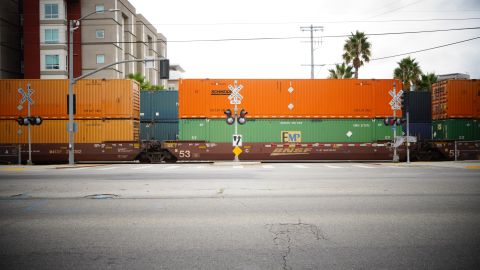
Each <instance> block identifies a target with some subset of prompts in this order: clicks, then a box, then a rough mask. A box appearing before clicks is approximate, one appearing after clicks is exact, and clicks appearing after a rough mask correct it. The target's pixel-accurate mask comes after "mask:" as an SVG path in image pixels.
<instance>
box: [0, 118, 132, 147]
mask: <svg viewBox="0 0 480 270" xmlns="http://www.w3.org/2000/svg"><path fill="white" fill-rule="evenodd" d="M75 122H76V123H77V125H78V132H77V133H75V142H76V143H102V142H108V141H139V135H140V130H139V128H140V125H139V124H140V122H139V121H138V120H128V119H121V120H120V119H119V120H76V121H75ZM67 123H68V120H44V121H43V122H42V124H41V125H39V126H31V137H32V143H68V133H67ZM19 129H21V130H22V135H21V136H20V137H19V136H18V133H17V132H18V130H19ZM0 130H2V133H1V135H0V144H1V143H5V144H8V143H18V142H19V140H20V142H21V143H27V142H28V139H27V138H28V127H27V126H19V125H18V123H17V122H16V121H15V120H0Z"/></svg>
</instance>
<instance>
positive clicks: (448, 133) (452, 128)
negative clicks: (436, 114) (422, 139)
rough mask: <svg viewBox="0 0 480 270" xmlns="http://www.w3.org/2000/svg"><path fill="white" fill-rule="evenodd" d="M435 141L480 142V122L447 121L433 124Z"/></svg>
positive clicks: (469, 120)
mask: <svg viewBox="0 0 480 270" xmlns="http://www.w3.org/2000/svg"><path fill="white" fill-rule="evenodd" d="M432 138H433V139H434V140H465V141H472V140H480V120H478V119H446V120H434V121H433V122H432Z"/></svg>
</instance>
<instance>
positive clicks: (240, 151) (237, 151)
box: [233, 146, 243, 156]
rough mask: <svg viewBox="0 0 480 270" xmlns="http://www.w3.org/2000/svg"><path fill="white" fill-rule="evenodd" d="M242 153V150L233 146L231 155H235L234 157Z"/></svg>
mask: <svg viewBox="0 0 480 270" xmlns="http://www.w3.org/2000/svg"><path fill="white" fill-rule="evenodd" d="M242 152H243V151H242V148H240V147H238V146H235V147H234V148H233V153H234V154H235V156H238V155H240V154H241V153H242Z"/></svg>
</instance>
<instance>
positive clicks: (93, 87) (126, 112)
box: [0, 79, 140, 119]
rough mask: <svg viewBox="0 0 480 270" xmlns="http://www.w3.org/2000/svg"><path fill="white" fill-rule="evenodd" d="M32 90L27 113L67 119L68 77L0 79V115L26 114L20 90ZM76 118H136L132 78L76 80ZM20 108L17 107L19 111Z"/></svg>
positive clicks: (136, 87) (137, 105)
mask: <svg viewBox="0 0 480 270" xmlns="http://www.w3.org/2000/svg"><path fill="white" fill-rule="evenodd" d="M29 85H30V89H32V90H33V93H32V95H31V99H32V100H33V101H34V104H33V105H31V107H30V110H31V115H38V116H41V117H43V118H45V119H68V112H67V98H68V80H29V79H28V80H0V118H3V119H8V118H17V117H18V116H26V115H27V113H28V112H27V110H28V109H27V102H24V103H23V104H22V105H21V107H19V104H20V100H21V99H22V95H21V94H20V91H22V90H20V89H23V91H24V92H27V91H28V86H29ZM74 93H75V99H76V113H75V118H77V119H89V118H101V119H104V118H126V119H139V117H140V87H139V85H138V83H137V82H135V81H132V80H80V81H78V82H77V83H76V84H75V85H74ZM19 108H21V110H19Z"/></svg>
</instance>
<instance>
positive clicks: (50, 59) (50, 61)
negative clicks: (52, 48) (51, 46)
mask: <svg viewBox="0 0 480 270" xmlns="http://www.w3.org/2000/svg"><path fill="white" fill-rule="evenodd" d="M45 69H60V57H59V56H58V55H45Z"/></svg>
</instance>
